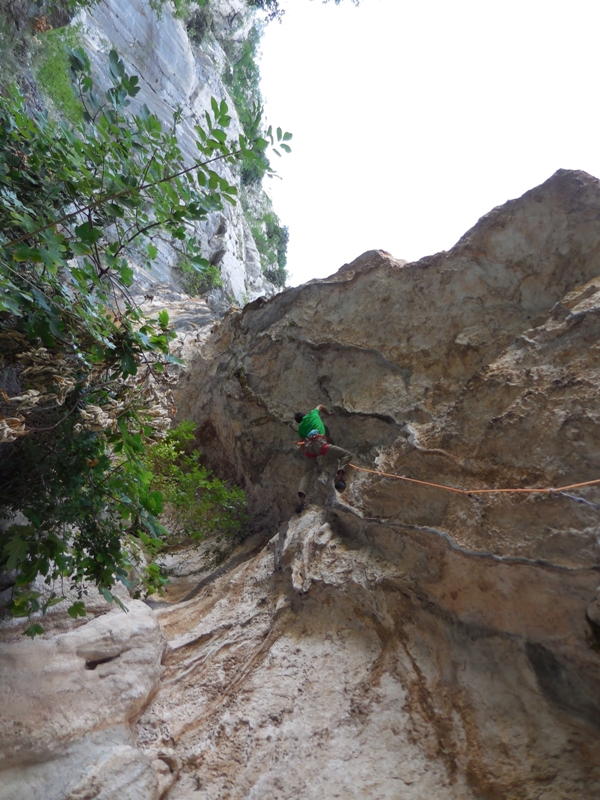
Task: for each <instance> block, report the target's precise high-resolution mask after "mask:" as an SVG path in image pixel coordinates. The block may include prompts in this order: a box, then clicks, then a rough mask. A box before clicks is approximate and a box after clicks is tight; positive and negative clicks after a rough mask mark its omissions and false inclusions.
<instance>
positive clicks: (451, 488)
mask: <svg viewBox="0 0 600 800" xmlns="http://www.w3.org/2000/svg"><path fill="white" fill-rule="evenodd" d="M350 466H351V467H354V469H358V470H360V471H361V472H370V473H371V475H382V476H383V477H384V478H395V479H396V480H397V481H408V483H418V484H420V485H421V486H432V487H433V488H434V489H444V490H445V491H446V492H456V493H457V494H499V493H501V492H502V493H504V494H506V493H508V492H513V493H514V492H518V493H520V494H551V493H552V492H566V491H567V490H569V489H580V488H581V487H582V486H593V485H594V484H597V483H600V478H597V479H596V480H593V481H585V482H584V483H571V484H569V486H558V487H556V488H554V489H457V488H456V487H455V486H444V484H441V483H430V482H429V481H419V480H417V479H416V478H406V477H405V476H404V475H392V474H391V473H389V472H378V471H377V470H374V469H365V467H358V466H357V465H356V464H350Z"/></svg>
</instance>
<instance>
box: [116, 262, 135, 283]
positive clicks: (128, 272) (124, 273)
mask: <svg viewBox="0 0 600 800" xmlns="http://www.w3.org/2000/svg"><path fill="white" fill-rule="evenodd" d="M119 277H120V278H121V282H122V283H123V284H124V285H125V286H131V284H132V283H133V270H132V269H131V267H130V266H129V265H128V264H123V265H122V266H121V268H120V269H119Z"/></svg>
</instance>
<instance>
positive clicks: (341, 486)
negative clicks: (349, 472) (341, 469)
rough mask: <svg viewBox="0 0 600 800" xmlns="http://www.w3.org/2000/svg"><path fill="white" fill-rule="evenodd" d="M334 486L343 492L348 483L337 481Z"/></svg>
mask: <svg viewBox="0 0 600 800" xmlns="http://www.w3.org/2000/svg"><path fill="white" fill-rule="evenodd" d="M334 486H335V488H336V490H337V491H338V492H343V491H344V489H345V488H346V483H345V481H336V482H335V483H334Z"/></svg>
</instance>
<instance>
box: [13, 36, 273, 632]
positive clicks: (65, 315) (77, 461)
mask: <svg viewBox="0 0 600 800" xmlns="http://www.w3.org/2000/svg"><path fill="white" fill-rule="evenodd" d="M70 66H71V71H72V77H73V80H74V83H75V86H76V89H77V94H78V96H79V98H80V101H81V109H82V110H81V117H80V121H79V122H77V123H75V124H72V125H69V124H67V123H61V124H58V123H56V122H54V121H53V120H52V119H51V118H49V117H48V116H47V115H46V116H44V115H40V116H37V117H32V116H30V115H28V114H27V112H26V110H25V106H24V101H23V98H22V97H21V95H20V94H19V93H18V92H17V91H16V90H12V91H11V92H10V94H9V95H8V96H7V97H4V98H0V343H1V359H2V360H1V361H0V447H1V448H2V453H1V456H2V458H1V460H0V503H1V508H2V512H3V514H4V516H5V517H7V518H8V519H9V520H10V518H11V517H13V518H14V514H15V512H17V511H21V512H23V514H24V515H25V517H26V521H25V523H24V524H9V525H8V526H5V528H4V529H3V530H2V531H1V532H0V569H5V570H8V571H9V572H12V571H14V572H15V574H16V577H15V584H16V585H15V592H14V596H13V606H12V610H13V613H15V614H17V615H21V616H27V615H29V614H31V613H32V612H34V611H40V610H41V611H44V610H45V608H47V607H48V603H50V604H51V603H52V602H54V600H56V598H55V597H52V596H51V598H50V600H44V602H43V603H42V602H41V600H40V594H39V593H37V592H33V591H31V590H30V588H28V587H29V585H30V584H31V582H32V581H33V580H34V579H35V578H36V577H37V576H42V577H43V578H44V579H45V580H46V582H47V583H52V582H53V581H63V582H64V581H66V582H67V584H68V585H69V586H70V587H71V588H72V589H75V590H76V591H77V593H78V600H77V601H76V603H75V604H74V605H72V606H71V609H70V613H72V614H74V615H79V614H80V613H81V609H82V606H81V605H78V604H79V603H80V601H81V599H82V597H83V595H84V594H85V584H86V583H90V582H91V583H94V584H96V585H97V586H98V588H99V589H100V591H101V592H102V593H103V595H104V597H105V598H106V599H107V600H113V599H115V598H114V596H113V594H112V592H111V591H110V590H111V587H112V586H113V585H114V583H115V581H117V580H118V581H122V582H124V583H127V580H128V579H127V575H128V570H129V569H130V566H131V565H130V562H129V558H128V555H127V549H126V547H125V544H124V542H125V539H126V536H127V535H130V534H134V535H136V536H139V537H146V538H147V539H148V540H149V541H150V540H159V539H161V538H162V537H163V536H164V535H165V534H166V531H165V529H164V528H163V527H162V525H161V524H160V523H159V522H158V520H157V517H158V516H159V515H160V514H161V513H162V511H163V507H164V498H163V494H162V492H161V491H160V489H159V488H157V486H156V485H155V483H153V480H154V479H153V474H152V472H151V470H149V469H148V463H147V460H146V455H145V453H146V446H147V443H148V442H152V441H156V440H157V439H160V437H161V436H162V435H163V433H164V431H165V429H166V428H167V427H168V426H169V424H170V421H169V417H168V413H167V409H166V408H165V403H164V399H163V398H164V392H163V393H161V391H160V383H161V380H163V376H164V375H165V368H166V367H168V365H169V364H172V363H178V362H177V359H176V358H174V356H173V355H172V354H171V353H170V350H169V346H170V342H171V340H172V338H173V337H174V333H173V332H172V331H171V330H170V328H169V317H168V314H167V313H166V312H165V311H163V312H161V313H160V314H159V315H158V317H157V318H156V319H149V318H147V317H145V316H144V315H143V314H142V312H141V310H140V309H139V308H138V307H137V306H136V304H135V302H134V300H133V298H132V296H131V295H130V293H129V286H130V285H131V282H132V279H133V270H132V267H131V265H130V261H129V256H131V255H132V254H133V253H134V250H133V248H135V252H136V253H137V254H138V256H139V254H140V253H142V254H143V257H144V259H145V261H146V263H148V264H150V263H151V261H152V259H153V258H154V257H155V256H156V252H157V249H156V246H155V244H154V243H153V238H152V237H154V236H157V235H159V236H161V237H164V238H166V239H167V241H169V242H172V243H173V244H175V246H177V247H178V249H179V250H180V252H181V253H182V254H183V255H184V256H185V257H186V258H187V259H188V260H189V263H190V264H191V265H192V266H193V268H194V269H195V270H196V271H197V272H198V274H200V275H202V274H203V271H206V270H207V269H208V267H209V266H210V265H209V263H208V261H206V259H204V258H203V257H202V254H201V252H200V248H199V245H198V243H197V241H196V239H195V237H194V235H193V233H192V228H191V227H190V224H191V223H193V222H196V221H197V220H202V219H204V218H205V217H206V216H207V214H209V213H210V212H211V211H215V210H219V209H222V208H223V203H235V202H236V195H237V189H236V187H235V186H233V185H231V184H230V183H229V182H228V181H227V180H226V179H225V178H223V177H222V176H221V175H220V174H219V173H218V172H216V171H215V169H214V166H215V163H216V162H218V161H223V162H225V163H231V164H234V163H236V162H237V161H239V160H244V161H247V162H249V163H259V164H262V163H264V155H263V153H264V150H265V149H266V147H267V146H268V142H267V140H265V139H262V138H260V137H259V138H257V139H256V140H255V141H250V140H248V139H247V138H246V137H244V136H243V135H242V136H240V137H238V139H237V140H236V141H235V142H231V143H230V142H228V137H227V127H228V125H229V122H230V117H229V114H228V108H227V104H226V103H225V102H224V101H220V102H219V101H217V100H215V99H214V98H213V100H212V113H211V114H209V113H206V115H205V116H206V126H205V127H203V126H197V127H196V132H197V135H198V141H197V147H198V152H199V157H198V160H197V161H196V162H195V163H194V164H191V165H189V164H188V165H186V164H185V162H184V158H183V154H182V152H181V150H180V148H179V145H178V141H177V126H178V123H179V117H180V115H179V114H175V116H174V119H173V124H172V126H171V127H170V128H168V129H165V128H163V126H162V125H161V122H160V121H159V120H158V118H157V117H155V116H154V115H152V114H151V113H150V112H149V111H148V109H147V108H146V107H145V106H142V107H141V109H140V110H139V111H138V113H131V112H130V111H129V106H130V98H133V97H135V95H136V94H137V93H138V91H139V86H138V78H137V76H135V75H128V74H127V73H126V70H125V65H124V64H123V62H122V61H121V60H120V59H119V57H118V55H117V54H116V53H115V52H114V51H113V52H111V54H110V57H109V74H110V79H111V82H112V87H111V88H110V89H109V90H108V92H106V94H105V95H104V96H102V97H101V96H99V95H98V94H97V92H96V89H95V87H94V84H93V81H92V78H91V75H90V67H89V61H88V59H87V56H86V54H85V53H84V52H83V51H82V50H80V49H78V50H75V51H73V52H72V53H71V55H70ZM182 457H183V456H182ZM186 457H188V456H186ZM189 458H192V456H189ZM173 468H174V467H173ZM198 470H200V472H198V473H195V475H196V478H198V480H200V479H201V480H202V481H204V482H205V483H206V486H205V487H203V490H204V494H205V495H206V497H212V500H211V503H213V505H214V503H216V502H217V501H218V499H219V497H221V499H222V500H223V502H225V503H226V504H227V503H229V502H230V501H229V499H228V497H229V496H228V495H227V494H226V493H225V494H221V495H219V491H220V490H218V487H217V486H216V485H215V487H213V488H210V486H209V484H210V479H209V476H208V475H207V474H204V473H202V472H201V468H200V467H198ZM182 475H183V472H182ZM164 477H165V476H163V478H164ZM165 480H166V479H165ZM165 485H167V484H165ZM227 491H229V490H227ZM231 491H233V490H231ZM211 492H212V495H211ZM203 497H204V495H203ZM238 499H239V498H238ZM169 502H171V500H169ZM207 502H208V501H207ZM232 502H233V501H232ZM213 505H211V504H210V503H209V504H208V505H205V509H206V511H207V513H208V515H209V518H210V519H209V523H207V524H209V525H210V524H212V521H213V520H214V521H215V524H217V522H216V520H217V519H218V520H222V521H223V524H225V525H226V526H228V525H233V524H234V522H233V516H235V513H237V511H236V512H235V513H234V509H233V506H231V508H229V506H228V510H227V513H224V516H223V515H221V517H219V515H218V514H217V512H216V511H214V510H211V509H213ZM234 505H235V504H234ZM230 512H231V514H233V516H232V517H231V519H230V517H229V516H228V514H229V513H230ZM236 519H237V517H236ZM150 571H151V570H150ZM153 580H154V586H155V587H156V585H160V576H157V575H154V578H152V576H151V575H150V576H149V578H148V586H149V588H152V581H153ZM59 599H60V598H59ZM35 632H36V628H35V626H33V627H32V628H30V629H28V634H29V635H35Z"/></svg>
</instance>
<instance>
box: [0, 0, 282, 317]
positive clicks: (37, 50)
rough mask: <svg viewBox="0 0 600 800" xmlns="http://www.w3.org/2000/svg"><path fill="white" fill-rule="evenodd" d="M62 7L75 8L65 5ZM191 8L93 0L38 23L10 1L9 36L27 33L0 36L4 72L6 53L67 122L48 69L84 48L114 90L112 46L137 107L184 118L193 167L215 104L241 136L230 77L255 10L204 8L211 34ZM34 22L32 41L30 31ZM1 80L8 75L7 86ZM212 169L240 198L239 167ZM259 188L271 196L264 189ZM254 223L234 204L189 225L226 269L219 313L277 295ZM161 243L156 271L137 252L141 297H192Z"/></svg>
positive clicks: (30, 9) (28, 8)
mask: <svg viewBox="0 0 600 800" xmlns="http://www.w3.org/2000/svg"><path fill="white" fill-rule="evenodd" d="M58 5H60V4H58ZM63 5H64V6H65V7H68V3H66V2H65V3H64V4H63ZM192 8H194V6H193V5H190V11H189V13H188V14H187V15H186V20H184V19H181V18H178V17H177V16H175V11H174V7H173V6H172V5H171V3H169V2H161V0H156V2H150V0H128V1H127V2H126V3H123V2H119V0H97V1H96V0H95V1H94V2H92V3H90V4H89V6H88V7H87V8H84V10H82V11H80V12H79V13H78V14H77V15H76V16H75V17H73V15H72V14H68V13H67V11H66V10H63V11H62V12H61V13H58V12H57V11H56V10H55V11H54V12H53V14H51V15H50V19H49V20H48V18H47V17H46V16H42V17H36V14H39V13H40V12H39V9H38V8H37V6H36V5H35V4H32V3H28V2H26V0H11V1H10V2H9V3H7V4H6V7H2V8H0V26H3V25H4V24H6V27H7V30H8V28H9V27H11V26H12V27H13V28H15V27H16V29H17V32H18V31H19V30H20V31H21V33H20V36H21V39H22V41H20V43H19V37H18V36H17V35H16V34H15V41H14V42H12V44H11V40H10V36H8V35H7V36H4V35H3V34H0V67H2V66H5V65H4V64H3V61H2V58H3V57H7V56H6V51H8V52H12V61H13V62H14V63H12V62H11V69H10V70H8V71H7V75H8V77H9V78H11V77H12V79H13V80H15V81H17V82H18V83H19V84H20V85H21V88H22V89H24V90H25V93H26V95H27V96H28V98H29V101H30V105H31V106H32V108H35V110H38V111H40V110H46V111H47V110H49V111H50V113H53V114H55V115H57V116H59V117H61V116H65V115H67V116H68V113H67V112H68V109H67V108H66V107H64V106H63V103H64V97H63V95H62V94H61V95H60V97H57V96H54V95H56V94H57V89H56V86H55V85H54V84H55V83H58V84H59V86H60V89H61V92H62V93H65V92H66V93H67V94H69V93H70V88H69V82H68V79H67V77H66V75H61V76H60V81H58V79H56V78H55V79H54V83H51V84H50V85H48V81H47V80H44V79H43V75H44V74H45V72H44V71H46V72H47V71H48V70H49V68H50V67H51V68H52V71H53V73H54V72H59V71H60V70H61V69H63V71H65V70H66V63H67V62H66V57H65V56H64V52H63V51H65V50H66V49H67V48H70V47H75V46H77V47H79V46H81V47H83V48H84V49H85V50H86V52H87V53H88V55H89V56H90V60H91V64H92V70H93V73H94V76H95V79H96V80H97V81H98V83H99V85H100V86H102V87H104V88H109V87H110V85H111V84H110V79H109V74H108V66H107V65H108V54H109V52H110V50H111V49H113V48H114V49H115V50H116V51H117V52H118V53H119V55H120V57H121V58H122V59H123V61H124V62H125V64H126V68H127V71H128V73H130V74H134V75H137V76H138V77H139V87H140V92H139V94H138V95H137V97H136V98H135V100H134V101H133V106H132V107H133V108H139V107H141V105H142V104H146V105H147V107H148V109H149V110H150V111H151V112H152V113H153V114H155V115H156V116H157V117H158V118H159V119H160V120H161V122H162V123H163V126H165V127H166V128H169V127H171V126H172V124H173V115H174V113H175V112H177V111H179V112H180V113H181V122H180V124H179V127H178V138H179V143H180V146H181V149H182V152H183V156H184V160H185V163H186V166H189V165H191V164H193V163H194V161H195V159H196V158H197V155H198V150H197V147H196V140H197V138H198V134H197V133H196V131H195V126H196V125H198V124H200V125H204V124H205V112H206V111H210V109H211V98H212V97H215V98H216V99H217V100H219V101H221V100H225V101H226V102H227V104H228V107H229V113H230V115H231V124H230V128H229V133H230V137H231V139H235V138H236V137H237V135H238V134H239V133H240V132H241V131H242V125H241V122H240V119H239V116H238V112H237V110H236V106H235V100H234V99H232V97H231V96H230V93H229V91H228V88H227V86H226V83H225V80H224V73H225V71H226V70H227V69H229V70H231V68H232V61H233V62H235V58H236V56H237V55H238V51H239V50H240V48H241V47H242V46H243V43H244V41H245V40H246V39H247V37H248V35H249V32H250V31H251V30H252V28H253V25H254V24H255V23H256V21H257V18H256V13H255V10H254V9H252V8H251V7H249V5H248V4H247V3H246V0H211V2H210V6H209V8H210V11H206V13H205V18H204V17H203V20H202V23H203V28H202V30H201V31H198V29H197V28H198V25H199V23H198V22H197V20H196V17H197V16H198V14H200V13H201V12H200V11H197V12H196V17H195V16H194V14H193V12H192V10H191V9H192ZM9 23H10V24H9ZM186 23H187V24H186ZM32 25H33V31H32V32H35V35H33V36H32V35H28V34H27V33H25V31H28V30H29V28H31V26H32ZM60 26H62V27H60ZM46 28H49V29H50V30H49V31H48V30H46ZM53 35H54V39H53V41H54V46H55V48H56V49H54V50H52V49H49V45H48V41H47V40H46V38H45V37H48V36H53ZM224 47H226V48H227V51H228V52H227V53H226V52H225V49H224ZM15 53H16V55H15ZM58 56H61V58H63V59H64V62H65V63H64V66H63V67H61V65H60V64H59V63H56V64H54V65H52V64H50V63H49V62H51V61H52V60H53V59H54V60H56V59H57V58H58ZM3 77H5V76H3ZM5 79H6V78H5ZM3 83H4V81H3V80H2V79H1V78H0V86H2V85H3ZM254 99H256V100H259V99H260V97H259V96H258V97H257V98H254ZM61 100H62V102H61ZM71 102H73V98H72V97H71ZM214 169H215V171H216V172H218V173H219V174H221V175H222V176H223V177H224V178H226V179H227V180H228V182H229V183H231V184H233V185H234V186H236V187H237V188H238V190H240V194H241V190H242V181H241V175H240V168H239V165H229V164H227V163H225V162H215V165H214ZM254 190H255V192H257V193H258V194H259V195H260V196H262V195H264V192H262V189H261V187H260V182H259V183H258V184H257V185H256V186H254ZM247 216H248V215H247V214H246V212H245V211H244V208H243V207H242V203H241V202H238V204H237V205H235V206H231V205H229V204H228V203H226V204H225V208H223V209H222V210H220V211H213V212H211V213H209V214H208V217H207V219H206V220H205V221H200V222H197V223H195V224H194V225H193V230H192V229H191V227H192V226H191V227H190V230H189V231H188V233H190V234H192V233H193V235H194V236H195V237H196V238H197V240H198V242H199V244H200V246H201V249H202V253H203V255H204V257H205V258H206V259H207V260H208V261H209V262H210V263H211V264H212V265H214V266H215V267H217V268H218V273H219V280H220V282H221V286H219V287H218V288H215V289H213V290H212V291H211V292H210V293H209V294H208V302H209V305H210V307H211V309H212V310H213V311H215V312H217V313H218V314H222V313H223V312H224V311H226V310H227V309H228V308H229V307H230V306H231V304H232V303H233V304H234V305H237V306H239V305H243V304H244V303H245V302H248V301H249V300H254V299H255V298H257V297H259V296H261V295H271V294H273V293H274V292H275V291H277V289H276V287H275V286H274V285H273V284H272V283H270V282H269V281H268V280H267V279H266V277H265V274H264V273H265V271H268V269H269V267H270V266H271V265H270V264H269V263H266V262H265V263H262V261H264V258H262V257H261V255H260V254H259V252H258V250H257V246H256V243H255V241H254V238H253V236H252V232H251V230H250V227H249V224H248V220H247ZM154 244H155V245H156V247H157V248H158V255H157V257H156V259H155V260H154V263H153V265H152V269H151V270H150V271H148V270H147V269H146V268H145V266H142V265H143V264H145V259H144V258H143V257H140V258H139V259H138V258H136V255H135V252H131V253H130V261H131V264H130V265H131V267H132V268H133V269H134V276H135V280H134V285H133V293H134V295H135V296H136V298H137V299H141V298H142V297H143V296H144V295H156V294H160V293H163V294H164V293H169V292H170V293H172V292H174V291H175V292H177V293H179V294H186V293H187V294H189V293H190V292H189V291H187V290H188V289H190V280H189V275H188V276H186V275H185V274H183V273H182V270H181V266H182V264H181V257H180V255H179V254H178V253H177V252H176V250H174V249H173V247H171V246H169V244H167V242H166V241H163V240H161V238H160V237H157V238H156V239H155V242H154ZM192 294H193V292H192ZM192 305H193V304H192ZM200 316H202V315H200ZM201 323H202V320H200V324H201Z"/></svg>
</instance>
